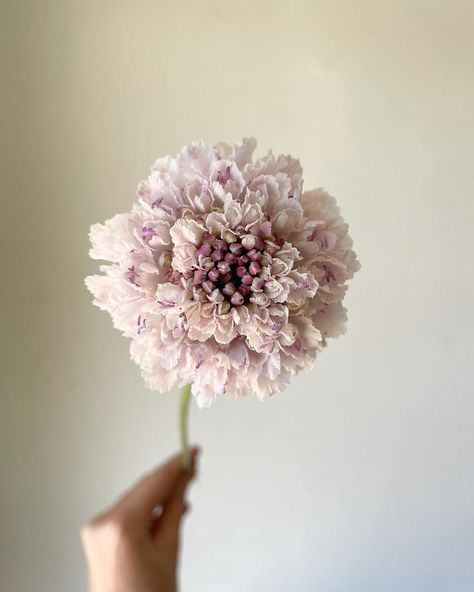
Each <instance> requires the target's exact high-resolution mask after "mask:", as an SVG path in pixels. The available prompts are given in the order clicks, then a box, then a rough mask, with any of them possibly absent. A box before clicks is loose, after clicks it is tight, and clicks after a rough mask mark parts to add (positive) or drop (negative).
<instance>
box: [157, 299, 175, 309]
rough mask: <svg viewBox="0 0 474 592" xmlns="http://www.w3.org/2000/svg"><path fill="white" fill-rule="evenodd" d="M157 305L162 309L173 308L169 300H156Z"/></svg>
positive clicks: (172, 303)
mask: <svg viewBox="0 0 474 592" xmlns="http://www.w3.org/2000/svg"><path fill="white" fill-rule="evenodd" d="M157 302H158V304H159V305H160V306H162V307H163V308H174V305H175V303H174V302H171V300H157Z"/></svg>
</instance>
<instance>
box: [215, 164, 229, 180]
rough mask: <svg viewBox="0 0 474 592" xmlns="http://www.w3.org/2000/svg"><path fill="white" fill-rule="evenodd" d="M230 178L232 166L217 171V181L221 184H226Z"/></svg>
mask: <svg viewBox="0 0 474 592" xmlns="http://www.w3.org/2000/svg"><path fill="white" fill-rule="evenodd" d="M229 179H230V166H228V167H227V168H226V170H225V171H219V172H218V173H217V182H218V183H220V184H221V185H225V184H226V183H227V181H228V180H229Z"/></svg>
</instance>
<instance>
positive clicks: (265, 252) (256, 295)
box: [86, 139, 360, 407]
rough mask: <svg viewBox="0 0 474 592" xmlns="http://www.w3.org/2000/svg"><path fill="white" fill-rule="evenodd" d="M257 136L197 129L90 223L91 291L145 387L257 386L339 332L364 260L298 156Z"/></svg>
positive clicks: (201, 394)
mask: <svg viewBox="0 0 474 592" xmlns="http://www.w3.org/2000/svg"><path fill="white" fill-rule="evenodd" d="M255 147H256V142H255V140H254V139H244V140H243V141H242V143H241V144H238V145H236V146H234V147H231V146H229V145H227V144H223V143H220V144H217V145H213V146H208V145H206V144H204V143H202V142H197V143H192V144H190V145H189V146H186V147H184V148H183V149H182V150H181V152H180V153H179V154H178V155H177V156H176V158H171V157H166V158H161V159H159V160H158V161H157V162H156V163H155V165H154V166H153V167H152V170H151V174H150V176H149V177H148V179H147V180H146V181H142V182H141V183H140V185H139V187H138V201H137V202H136V203H135V204H134V205H133V208H132V211H131V212H130V213H128V214H118V215H116V216H114V217H113V218H112V219H111V220H108V221H107V222H105V224H95V225H94V226H92V228H91V232H90V238H91V242H92V249H91V251H90V256H91V257H92V258H94V259H101V260H105V261H107V262H108V264H107V265H103V266H102V267H101V268H100V269H101V271H102V272H103V274H102V275H95V276H90V277H88V278H87V279H86V284H87V287H88V288H89V290H90V291H91V292H92V294H93V295H94V304H96V305H97V306H99V307H100V308H101V309H103V310H107V311H108V312H109V313H110V315H111V316H112V319H113V322H114V326H115V327H117V328H118V329H120V330H121V331H122V332H123V333H124V334H125V335H126V336H128V337H130V338H131V340H132V341H131V357H132V359H133V360H135V362H136V363H137V364H138V365H139V366H140V367H141V369H142V375H143V377H144V379H145V382H146V384H147V386H149V387H150V388H152V389H156V390H159V391H166V390H169V389H170V388H171V387H172V386H173V384H174V383H175V381H177V380H178V381H180V382H181V383H183V384H184V383H189V382H192V384H193V394H194V395H195V397H196V399H197V403H198V405H199V406H201V407H203V406H208V405H210V403H211V402H212V401H213V400H214V399H215V397H216V396H217V395H219V394H221V393H224V392H228V393H231V394H233V395H235V396H243V395H245V394H247V393H254V394H256V395H257V396H258V397H260V398H263V397H266V396H268V395H271V394H273V393H275V392H280V391H281V390H283V389H284V388H285V387H286V386H287V384H288V382H289V379H290V377H291V375H292V374H295V373H296V372H298V371H299V370H304V369H309V368H311V367H312V365H313V362H314V360H315V358H316V356H317V354H318V353H319V352H320V351H321V350H322V349H323V348H324V347H325V346H326V340H327V338H328V337H337V336H338V335H340V334H341V333H343V332H344V331H345V322H346V309H345V308H344V307H343V306H342V300H343V298H344V294H345V291H346V289H347V281H348V280H349V279H351V278H352V277H353V275H354V272H355V271H357V270H358V269H359V267H360V265H359V262H358V261H357V259H356V255H355V253H354V251H353V250H352V241H351V239H350V237H349V235H348V225H347V224H346V223H344V221H343V219H342V218H341V216H340V213H339V208H338V206H337V204H336V200H335V199H334V198H333V197H331V196H330V195H328V194H327V193H326V192H325V191H323V190H322V189H316V190H312V191H306V192H304V193H303V178H302V169H301V166H300V164H299V162H298V161H297V160H295V159H293V158H292V157H290V156H278V157H275V156H274V155H273V154H272V153H271V152H269V153H268V154H267V155H266V156H264V157H263V158H261V159H258V160H256V161H255V162H253V160H252V154H253V151H254V149H255Z"/></svg>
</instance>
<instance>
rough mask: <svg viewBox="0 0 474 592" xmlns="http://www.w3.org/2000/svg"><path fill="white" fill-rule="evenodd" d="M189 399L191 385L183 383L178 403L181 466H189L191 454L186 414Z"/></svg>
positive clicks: (187, 468)
mask: <svg viewBox="0 0 474 592" xmlns="http://www.w3.org/2000/svg"><path fill="white" fill-rule="evenodd" d="M190 401H191V385H190V384H185V385H184V386H183V388H182V389H181V400H180V403H179V434H180V439H181V450H182V451H183V468H184V469H186V470H189V469H190V468H191V455H190V453H189V442H188V414H189V403H190Z"/></svg>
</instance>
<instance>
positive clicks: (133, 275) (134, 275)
mask: <svg viewBox="0 0 474 592" xmlns="http://www.w3.org/2000/svg"><path fill="white" fill-rule="evenodd" d="M138 275H139V274H138V273H137V272H136V271H135V265H132V267H129V268H128V271H127V273H126V274H125V277H126V278H127V280H128V281H129V282H130V283H131V284H133V285H134V286H139V284H137V282H136V278H137V277H138Z"/></svg>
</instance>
